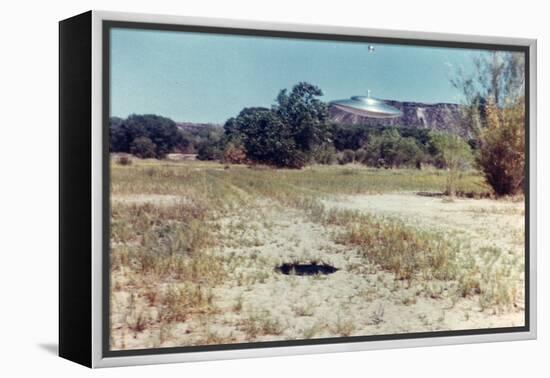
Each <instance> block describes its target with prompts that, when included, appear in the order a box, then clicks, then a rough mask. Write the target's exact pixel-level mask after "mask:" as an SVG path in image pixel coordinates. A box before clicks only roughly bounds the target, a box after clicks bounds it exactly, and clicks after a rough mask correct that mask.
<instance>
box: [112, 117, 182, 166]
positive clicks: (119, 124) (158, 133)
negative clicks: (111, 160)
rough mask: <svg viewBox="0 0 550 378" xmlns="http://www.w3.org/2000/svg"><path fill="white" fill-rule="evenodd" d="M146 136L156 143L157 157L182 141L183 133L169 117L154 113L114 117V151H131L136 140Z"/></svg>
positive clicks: (160, 156) (171, 149) (163, 154)
mask: <svg viewBox="0 0 550 378" xmlns="http://www.w3.org/2000/svg"><path fill="white" fill-rule="evenodd" d="M139 137H145V138H148V139H149V140H151V142H152V143H153V144H154V145H155V157H157V158H162V157H164V156H165V155H166V154H167V153H169V152H171V151H173V150H174V148H175V147H176V146H177V145H178V144H180V143H181V138H182V136H181V133H180V132H179V130H178V128H177V126H176V123H175V122H174V121H172V120H171V119H169V118H166V117H161V116H158V115H154V114H145V115H137V114H132V115H131V116H129V117H128V118H126V119H125V120H121V119H119V118H112V119H111V122H110V147H111V151H112V152H131V151H130V147H131V145H132V143H133V142H134V140H136V138H139Z"/></svg>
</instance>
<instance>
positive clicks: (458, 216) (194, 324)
mask: <svg viewBox="0 0 550 378" xmlns="http://www.w3.org/2000/svg"><path fill="white" fill-rule="evenodd" d="M158 197H159V196H155V197H154V198H151V201H152V202H154V203H163V201H173V200H174V199H173V198H158ZM122 200H124V199H122ZM124 201H127V199H126V200H124ZM136 201H138V202H140V203H141V202H142V201H147V198H145V197H140V198H139V199H136ZM324 204H325V205H326V206H327V207H335V208H342V209H356V210H360V211H364V212H367V213H373V214H377V215H380V216H389V217H397V218H399V219H401V220H402V221H404V222H405V223H407V224H409V225H412V226H414V227H418V228H419V229H430V230H433V231H436V232H442V233H446V234H449V237H450V236H453V237H458V238H461V239H462V240H463V241H464V243H467V244H468V247H469V248H470V249H472V250H476V249H477V248H479V247H481V246H488V245H489V246H490V245H493V243H496V244H498V246H499V247H501V248H503V249H504V250H506V251H508V253H510V254H514V255H518V256H520V257H521V256H523V204H522V203H520V202H509V201H495V200H489V199H483V200H476V199H454V200H453V201H452V202H449V201H448V200H445V199H443V198H441V197H427V196H421V195H417V194H414V193H402V194H381V195H361V196H346V197H337V198H331V199H325V200H324ZM336 231H338V230H336V229H334V228H332V229H329V228H327V227H325V226H322V225H320V224H317V223H313V222H311V221H310V220H308V219H306V218H305V217H304V216H303V214H301V213H300V212H299V211H297V210H291V209H285V208H281V207H280V206H279V205H276V204H273V203H269V202H262V203H260V204H258V205H257V206H256V207H253V208H250V209H241V210H240V211H239V212H238V213H235V214H234V215H233V216H231V217H229V218H224V219H223V220H222V221H221V222H220V230H219V235H218V237H219V239H220V240H221V244H220V246H219V247H217V248H216V250H215V251H214V252H215V253H218V254H220V255H222V256H225V257H226V261H228V264H229V265H230V266H229V265H228V266H227V267H226V268H227V270H228V271H229V272H230V276H229V278H228V279H227V280H226V281H225V283H224V285H223V286H221V287H218V288H216V289H215V290H214V296H215V298H214V303H215V304H216V306H217V307H218V311H217V313H215V314H209V315H207V316H206V315H205V316H200V315H199V316H195V317H193V318H191V319H190V320H188V321H186V322H184V323H178V324H173V325H171V326H170V327H169V329H168V330H166V329H162V330H161V329H160V326H158V325H157V326H154V327H153V328H150V329H148V330H147V331H146V332H142V333H140V334H132V333H131V332H126V331H124V330H123V329H121V331H117V332H116V333H115V334H114V335H112V336H113V339H121V338H122V339H124V345H125V346H126V348H140V347H152V346H153V347H158V346H178V345H180V346H181V345H191V344H197V343H198V344H201V343H205V342H210V343H234V342H249V341H267V340H289V339H304V338H319V337H334V336H348V335H374V334H394V333H409V332H424V331H439V330H460V329H478V328H492V327H510V326H520V325H523V318H524V311H523V308H521V307H516V308H514V309H511V310H507V311H497V310H495V309H486V310H481V308H480V306H479V304H478V300H477V298H475V297H473V298H460V299H458V301H457V300H456V296H454V295H452V294H451V293H452V287H453V284H452V283H449V282H437V281H430V282H423V283H420V282H419V283H414V282H413V283H412V284H409V283H408V282H406V281H399V280H395V278H394V276H393V275H392V274H390V273H387V272H383V271H380V270H378V269H377V268H376V267H375V266H369V265H365V264H364V263H362V260H361V259H360V258H359V257H358V255H357V251H356V250H354V249H352V248H349V247H345V246H342V245H338V244H335V243H334V242H333V238H332V236H333V234H334V232H336ZM312 260H318V261H322V262H325V263H328V264H331V265H333V266H334V267H336V268H338V269H339V270H338V271H337V272H336V273H334V274H331V275H326V276H319V275H318V276H292V275H283V274H281V273H279V272H277V271H276V270H275V267H276V266H277V265H279V264H281V263H283V262H293V261H300V262H306V261H312ZM427 292H428V293H431V294H430V295H426V293H427ZM125 295H127V293H124V292H119V293H116V294H115V297H114V300H113V308H114V310H115V311H116V308H117V306H120V305H121V303H124V300H125V298H124V296H125ZM151 311H154V309H153V310H151ZM115 328H116V327H115ZM160 332H169V333H170V337H168V338H166V337H164V338H163V339H166V340H167V341H163V342H162V343H159V333H160ZM205 340H206V341H205ZM115 349H116V348H115Z"/></svg>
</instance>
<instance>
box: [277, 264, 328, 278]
mask: <svg viewBox="0 0 550 378" xmlns="http://www.w3.org/2000/svg"><path fill="white" fill-rule="evenodd" d="M275 270H277V271H278V272H280V273H283V274H296V275H297V276H313V275H315V274H332V273H334V272H336V271H337V270H338V268H335V267H333V266H331V265H327V264H317V263H316V262H312V263H309V264H308V263H303V264H296V263H292V264H290V263H285V264H282V265H279V266H278V267H276V268H275Z"/></svg>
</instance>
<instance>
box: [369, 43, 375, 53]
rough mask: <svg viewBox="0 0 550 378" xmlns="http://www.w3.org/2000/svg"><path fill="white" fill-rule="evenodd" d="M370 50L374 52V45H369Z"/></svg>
mask: <svg viewBox="0 0 550 378" xmlns="http://www.w3.org/2000/svg"><path fill="white" fill-rule="evenodd" d="M369 52H370V53H371V52H374V46H373V45H369Z"/></svg>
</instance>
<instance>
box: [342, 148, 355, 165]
mask: <svg viewBox="0 0 550 378" xmlns="http://www.w3.org/2000/svg"><path fill="white" fill-rule="evenodd" d="M354 161H355V152H353V151H352V150H344V151H342V152H341V153H340V154H339V155H338V163H339V164H342V165H344V164H349V163H353V162H354Z"/></svg>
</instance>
